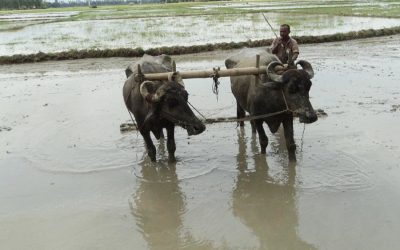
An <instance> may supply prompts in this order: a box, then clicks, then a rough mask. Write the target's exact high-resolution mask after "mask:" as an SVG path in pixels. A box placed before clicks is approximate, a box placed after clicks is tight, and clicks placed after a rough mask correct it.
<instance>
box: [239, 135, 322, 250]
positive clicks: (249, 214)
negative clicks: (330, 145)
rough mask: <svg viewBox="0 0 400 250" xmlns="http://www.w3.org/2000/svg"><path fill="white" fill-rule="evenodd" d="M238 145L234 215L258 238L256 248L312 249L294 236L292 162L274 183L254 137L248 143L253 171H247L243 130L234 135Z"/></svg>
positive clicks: (294, 200)
mask: <svg viewBox="0 0 400 250" xmlns="http://www.w3.org/2000/svg"><path fill="white" fill-rule="evenodd" d="M238 144H239V153H238V154H237V167H238V170H239V171H238V174H237V179H236V186H235V188H234V190H233V195H232V196H233V197H232V198H233V214H234V216H236V217H238V218H239V219H240V220H241V221H242V223H243V224H245V225H246V226H247V227H249V228H250V229H251V230H252V231H253V233H254V234H255V235H256V236H257V237H258V239H259V241H260V249H315V247H314V246H313V245H311V244H309V243H307V242H305V241H303V240H302V239H301V238H300V237H299V236H298V235H297V227H298V215H297V209H296V199H295V196H296V190H295V187H294V184H295V179H296V166H295V163H289V165H288V166H285V167H284V168H283V173H282V175H283V178H282V179H283V181H282V179H280V180H279V182H278V180H274V179H273V178H272V177H271V176H270V175H269V173H268V163H267V160H266V157H265V155H261V154H259V150H258V146H257V140H256V137H255V136H254V135H253V136H252V138H251V142H250V149H251V151H252V152H251V153H252V155H253V159H252V161H253V162H254V170H253V169H252V170H248V165H250V163H248V162H247V161H246V158H245V157H246V155H247V154H246V139H245V133H244V130H240V131H239V132H238ZM282 182H283V183H282Z"/></svg>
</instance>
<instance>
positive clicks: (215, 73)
mask: <svg viewBox="0 0 400 250" xmlns="http://www.w3.org/2000/svg"><path fill="white" fill-rule="evenodd" d="M213 70H214V74H212V75H211V77H212V79H213V81H214V83H213V85H212V92H213V93H214V94H215V95H216V96H217V101H218V93H219V90H218V86H219V84H220V82H219V80H218V78H219V74H218V71H219V70H220V67H218V68H213Z"/></svg>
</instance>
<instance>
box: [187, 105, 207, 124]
mask: <svg viewBox="0 0 400 250" xmlns="http://www.w3.org/2000/svg"><path fill="white" fill-rule="evenodd" d="M187 103H188V104H189V105H190V107H192V108H193V109H194V110H195V111H196V112H197V113H199V115H201V117H203V119H204V121H205V120H207V118H206V117H205V116H204V115H203V114H202V113H200V111H198V110H197V109H196V108H195V107H194V106H193V105H192V104H191V103H190V102H189V101H187Z"/></svg>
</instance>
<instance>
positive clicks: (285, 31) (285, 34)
mask: <svg viewBox="0 0 400 250" xmlns="http://www.w3.org/2000/svg"><path fill="white" fill-rule="evenodd" d="M279 33H280V35H281V38H282V39H283V40H287V39H288V38H289V34H290V26H289V25H288V24H282V25H281V28H280V29H279Z"/></svg>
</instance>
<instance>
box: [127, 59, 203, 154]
mask: <svg viewBox="0 0 400 250" xmlns="http://www.w3.org/2000/svg"><path fill="white" fill-rule="evenodd" d="M138 64H140V66H141V70H142V73H143V74H146V73H160V72H171V71H172V60H171V58H170V57H169V56H166V55H162V56H158V57H152V56H148V55H144V56H143V57H142V58H141V59H140V60H139V61H138V62H136V63H134V64H132V65H130V66H129V67H128V68H127V69H126V75H127V77H128V79H127V80H126V82H125V85H124V87H123V96H124V101H125V104H126V107H127V108H128V109H129V111H130V112H132V113H133V115H134V116H135V120H136V123H137V125H138V128H139V131H140V133H141V134H142V136H143V138H144V140H145V142H146V147H147V152H148V155H149V157H150V159H151V160H152V161H155V160H156V148H155V146H154V144H153V142H152V140H151V137H150V132H152V133H153V134H154V136H155V137H156V138H157V139H159V138H160V137H161V135H162V129H163V128H165V129H166V130H167V149H168V154H169V159H170V161H174V160H175V149H176V146H175V138H174V129H175V125H179V126H181V127H183V128H185V129H186V130H187V132H188V134H189V135H197V134H200V133H202V132H203V131H204V130H205V126H204V124H203V123H202V122H201V121H200V120H199V119H197V117H196V116H195V115H194V114H193V112H192V110H191V109H190V107H189V106H188V103H187V100H188V93H187V92H186V90H185V87H184V84H183V81H182V79H180V78H178V77H175V78H171V79H170V80H168V81H144V82H143V83H140V82H139V80H138V79H135V75H136V73H137V68H138V67H137V65H138ZM136 78H137V77H136Z"/></svg>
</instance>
